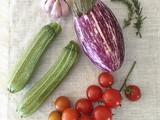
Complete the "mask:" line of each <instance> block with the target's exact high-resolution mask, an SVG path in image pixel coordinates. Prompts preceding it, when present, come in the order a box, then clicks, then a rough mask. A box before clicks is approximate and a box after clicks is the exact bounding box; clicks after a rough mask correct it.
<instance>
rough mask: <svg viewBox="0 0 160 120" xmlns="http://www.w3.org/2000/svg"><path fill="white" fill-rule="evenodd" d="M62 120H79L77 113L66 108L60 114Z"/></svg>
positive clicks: (72, 109)
mask: <svg viewBox="0 0 160 120" xmlns="http://www.w3.org/2000/svg"><path fill="white" fill-rule="evenodd" d="M62 120H79V114H78V111H77V110H76V109H74V108H67V109H65V110H64V111H63V113H62Z"/></svg>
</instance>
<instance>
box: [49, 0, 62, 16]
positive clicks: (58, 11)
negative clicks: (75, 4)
mask: <svg viewBox="0 0 160 120" xmlns="http://www.w3.org/2000/svg"><path fill="white" fill-rule="evenodd" d="M50 14H51V16H52V17H53V18H59V17H61V16H62V9H61V5H60V2H59V0H56V1H55V3H54V4H53V7H52V10H51V13H50Z"/></svg>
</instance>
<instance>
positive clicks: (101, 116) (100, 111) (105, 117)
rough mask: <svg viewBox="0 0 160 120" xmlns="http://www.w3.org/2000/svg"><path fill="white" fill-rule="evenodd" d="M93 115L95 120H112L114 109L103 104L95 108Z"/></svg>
mask: <svg viewBox="0 0 160 120" xmlns="http://www.w3.org/2000/svg"><path fill="white" fill-rule="evenodd" d="M92 115H93V119H94V120H112V111H111V110H110V109H109V108H107V107H106V106H103V105H99V106H97V107H96V108H94V110H93V113H92Z"/></svg>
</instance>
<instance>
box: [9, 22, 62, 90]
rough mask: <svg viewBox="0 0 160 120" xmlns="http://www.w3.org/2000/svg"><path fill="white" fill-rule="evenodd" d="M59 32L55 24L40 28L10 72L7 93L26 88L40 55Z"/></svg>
mask: <svg viewBox="0 0 160 120" xmlns="http://www.w3.org/2000/svg"><path fill="white" fill-rule="evenodd" d="M60 31H61V26H60V25H58V24H57V23H55V22H54V23H51V24H49V25H45V26H44V27H42V28H41V30H40V31H39V32H38V34H37V35H36V36H35V37H34V39H33V40H32V41H31V43H30V44H29V46H27V48H26V50H25V51H24V54H22V57H21V58H20V60H19V61H18V62H17V64H16V66H15V67H14V69H13V71H12V72H11V75H10V77H9V81H8V84H7V85H8V91H9V92H11V93H16V92H18V91H20V90H22V89H23V88H24V87H25V86H26V84H27V83H28V82H29V80H30V77H31V74H32V73H33V71H34V69H35V67H36V64H37V62H38V60H39V58H40V57H41V55H42V53H43V52H44V50H45V49H46V47H47V46H48V44H49V43H50V42H51V41H52V40H54V38H55V36H56V35H57V34H58V33H59V32H60Z"/></svg>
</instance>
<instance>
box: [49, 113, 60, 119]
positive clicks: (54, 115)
mask: <svg viewBox="0 0 160 120" xmlns="http://www.w3.org/2000/svg"><path fill="white" fill-rule="evenodd" d="M48 120H62V116H61V114H60V113H59V112H58V111H52V112H51V113H50V114H49V116H48Z"/></svg>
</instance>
